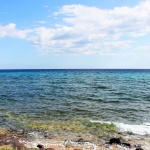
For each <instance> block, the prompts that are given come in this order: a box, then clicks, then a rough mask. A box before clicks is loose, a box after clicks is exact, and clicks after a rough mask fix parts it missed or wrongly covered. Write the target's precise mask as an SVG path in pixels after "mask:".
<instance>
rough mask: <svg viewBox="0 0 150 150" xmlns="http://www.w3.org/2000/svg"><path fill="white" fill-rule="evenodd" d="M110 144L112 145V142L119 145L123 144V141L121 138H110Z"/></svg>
mask: <svg viewBox="0 0 150 150" xmlns="http://www.w3.org/2000/svg"><path fill="white" fill-rule="evenodd" d="M109 144H110V145H112V144H117V145H121V141H120V139H119V138H112V139H110V140H109Z"/></svg>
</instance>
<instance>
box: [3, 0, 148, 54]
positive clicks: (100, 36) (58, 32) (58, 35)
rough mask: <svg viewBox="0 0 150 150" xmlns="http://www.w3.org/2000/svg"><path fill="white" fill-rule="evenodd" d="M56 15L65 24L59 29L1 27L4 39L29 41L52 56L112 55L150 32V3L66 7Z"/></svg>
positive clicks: (127, 47) (129, 46)
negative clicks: (76, 54) (13, 38)
mask: <svg viewBox="0 0 150 150" xmlns="http://www.w3.org/2000/svg"><path fill="white" fill-rule="evenodd" d="M56 16H58V17H59V18H60V17H62V22H61V23H59V24H58V23H57V22H55V24H56V26H55V28H48V27H44V26H43V27H39V28H34V29H32V30H17V29H16V26H15V24H8V25H7V26H0V37H4V36H11V37H18V38H25V39H26V40H27V41H29V42H31V43H32V44H33V45H36V46H37V47H38V48H39V49H41V51H43V52H48V53H49V52H50V53H63V54H66V53H83V54H111V52H113V53H114V50H125V49H129V48H131V47H132V43H133V42H135V41H136V38H137V37H140V36H144V35H147V34H149V33H150V0H146V1H143V2H141V3H139V4H138V5H137V6H135V7H116V8H114V9H100V8H97V7H87V6H83V5H65V6H63V7H62V8H61V9H60V11H58V12H56V13H55V17H56ZM41 23H45V22H41ZM123 39H124V40H123ZM125 39H126V40H125Z"/></svg>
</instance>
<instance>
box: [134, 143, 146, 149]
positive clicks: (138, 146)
mask: <svg viewBox="0 0 150 150" xmlns="http://www.w3.org/2000/svg"><path fill="white" fill-rule="evenodd" d="M135 147H136V149H135V150H144V149H143V148H142V147H141V145H140V144H139V145H135Z"/></svg>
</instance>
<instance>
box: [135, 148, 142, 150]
mask: <svg viewBox="0 0 150 150" xmlns="http://www.w3.org/2000/svg"><path fill="white" fill-rule="evenodd" d="M135 150H144V149H143V148H136V149H135Z"/></svg>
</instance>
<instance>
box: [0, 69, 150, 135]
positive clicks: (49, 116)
mask: <svg viewBox="0 0 150 150" xmlns="http://www.w3.org/2000/svg"><path fill="white" fill-rule="evenodd" d="M72 118H75V119H79V118H84V119H88V120H96V121H101V122H113V123H116V125H117V123H118V126H119V127H118V128H119V129H120V131H122V132H124V131H128V130H129V132H133V133H134V132H135V131H134V130H135V128H134V127H133V128H132V126H133V125H136V129H137V128H138V127H139V128H140V129H141V131H140V132H139V134H142V133H141V132H142V131H143V133H144V134H148V135H149V134H150V125H149V123H150V70H1V71H0V125H1V126H3V127H13V128H19V127H20V126H21V127H22V126H23V124H25V123H26V120H32V121H41V120H42V121H43V122H45V121H51V120H54V121H58V120H67V119H72ZM121 125H122V126H121ZM125 125H129V126H130V128H128V129H127V126H125ZM122 128H123V129H122ZM125 128H126V130H125ZM145 130H146V131H147V132H146V133H145ZM135 134H138V133H135Z"/></svg>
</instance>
